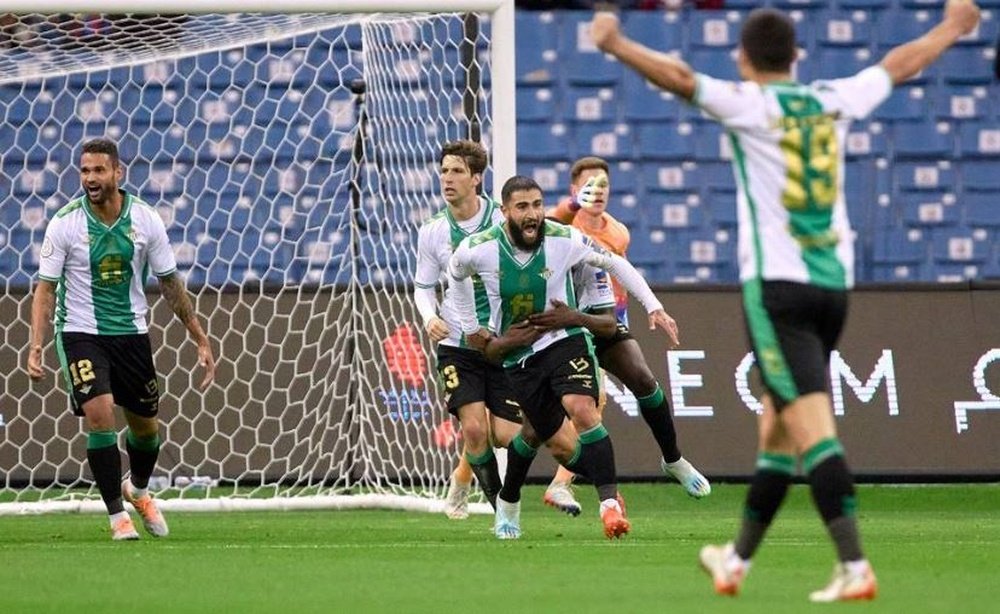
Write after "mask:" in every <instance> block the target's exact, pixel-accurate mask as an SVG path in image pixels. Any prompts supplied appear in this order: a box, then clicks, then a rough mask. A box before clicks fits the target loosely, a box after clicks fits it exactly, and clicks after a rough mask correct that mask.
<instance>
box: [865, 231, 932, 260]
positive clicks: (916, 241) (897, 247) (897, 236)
mask: <svg viewBox="0 0 1000 614" xmlns="http://www.w3.org/2000/svg"><path fill="white" fill-rule="evenodd" d="M873 235H874V236H873V238H872V248H873V250H872V264H874V265H880V264H892V265H898V264H921V263H924V262H926V261H927V241H926V238H925V233H924V232H923V231H921V230H915V229H914V230H902V229H895V228H886V229H876V230H875V232H874V233H873Z"/></svg>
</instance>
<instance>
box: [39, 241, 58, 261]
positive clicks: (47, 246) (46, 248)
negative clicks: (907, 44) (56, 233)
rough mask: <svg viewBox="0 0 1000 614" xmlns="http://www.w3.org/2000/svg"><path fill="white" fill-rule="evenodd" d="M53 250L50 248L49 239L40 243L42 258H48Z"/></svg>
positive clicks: (50, 242)
mask: <svg viewBox="0 0 1000 614" xmlns="http://www.w3.org/2000/svg"><path fill="white" fill-rule="evenodd" d="M54 250H55V248H53V247H52V240H51V239H45V240H44V241H42V251H41V255H42V258H48V257H49V256H51V255H52V252H53V251H54Z"/></svg>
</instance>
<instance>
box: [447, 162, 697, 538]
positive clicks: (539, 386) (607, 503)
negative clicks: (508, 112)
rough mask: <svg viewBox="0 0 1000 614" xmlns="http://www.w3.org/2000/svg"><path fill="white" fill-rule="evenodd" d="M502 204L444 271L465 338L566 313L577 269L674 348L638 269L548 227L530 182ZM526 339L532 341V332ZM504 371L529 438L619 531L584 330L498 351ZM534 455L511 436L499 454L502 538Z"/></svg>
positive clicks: (515, 524) (620, 518)
mask: <svg viewBox="0 0 1000 614" xmlns="http://www.w3.org/2000/svg"><path fill="white" fill-rule="evenodd" d="M501 196H502V200H503V203H502V211H503V214H504V218H505V221H504V223H503V224H500V225H497V226H494V227H492V228H490V229H488V230H485V231H483V232H480V233H477V234H475V235H472V236H471V237H469V238H467V239H465V240H463V241H462V243H461V244H460V245H459V246H458V248H457V249H456V250H455V253H454V254H453V256H452V258H451V262H450V264H449V267H448V272H449V276H450V283H451V284H452V285H454V287H455V289H456V294H455V298H456V307H457V311H458V317H459V320H460V322H461V330H462V332H463V333H464V334H466V335H477V339H483V340H485V338H486V336H487V335H488V334H489V332H495V333H497V334H500V335H504V334H506V333H508V331H511V329H512V327H514V325H516V324H518V323H520V322H522V321H524V320H526V319H527V318H528V317H529V316H531V315H532V314H535V313H540V312H543V311H545V310H546V309H548V308H550V306H551V305H552V304H553V301H560V302H562V303H565V304H566V305H568V306H569V307H575V300H576V299H575V296H574V291H573V283H572V277H571V276H572V268H573V267H574V266H575V265H577V264H580V263H586V264H589V265H591V266H594V267H598V268H602V269H605V270H607V271H609V272H610V273H611V274H612V275H614V276H616V277H618V278H619V279H620V280H621V281H622V282H623V283H624V285H625V287H626V288H627V289H628V290H629V291H631V292H633V293H634V294H636V296H638V298H639V300H640V301H641V302H642V304H643V306H644V307H645V308H646V310H647V312H648V313H649V322H650V328H656V327H660V328H663V329H664V330H665V331H667V333H668V335H669V336H670V339H671V341H672V342H673V343H674V344H676V343H677V325H676V323H675V322H674V321H673V318H671V317H670V316H668V315H667V314H666V313H665V312H664V311H663V307H662V305H660V303H659V301H658V300H657V299H656V297H655V295H654V294H653V292H652V290H650V289H649V286H648V285H646V282H645V281H644V280H643V279H642V276H641V275H640V274H639V273H638V271H636V270H635V268H633V267H632V265H630V264H629V263H628V262H627V261H626V260H625V259H623V258H621V257H620V256H616V255H614V254H609V253H607V252H605V251H604V250H603V249H601V248H599V247H596V246H595V245H594V244H593V243H592V242H591V241H590V240H589V239H587V238H586V237H584V236H583V235H582V234H581V233H580V232H579V231H577V230H575V229H573V228H571V227H569V226H565V225H563V224H559V223H557V222H547V221H546V220H545V206H544V203H543V201H542V191H541V188H540V187H539V186H538V184H537V183H536V182H535V181H534V180H532V179H530V178H528V177H522V176H514V177H512V178H510V179H508V180H507V182H506V183H505V184H504V186H503V189H502V192H501ZM476 277H478V278H479V279H480V280H481V281H482V282H483V284H484V287H485V289H486V295H487V298H488V299H489V309H490V311H489V313H490V318H489V326H490V328H491V331H484V330H483V327H482V325H481V324H480V321H479V320H478V319H477V317H476V314H477V310H476V308H475V301H474V290H473V281H472V280H473V279H474V278H476ZM521 328H522V329H527V328H528V327H521ZM511 332H516V331H511ZM525 332H526V334H527V335H529V336H530V335H533V331H531V330H525ZM484 345H485V344H484ZM503 365H504V370H505V372H506V374H507V378H508V382H509V384H510V386H511V388H512V389H513V390H514V392H515V395H516V396H517V399H518V402H519V403H520V405H521V411H522V414H523V415H524V416H525V417H526V418H527V419H528V422H530V425H531V427H533V429H534V431H535V433H536V434H537V440H538V441H540V442H544V443H545V444H546V445H547V447H549V449H550V451H551V452H552V454H553V456H554V457H555V458H556V459H557V460H558V461H559V462H560V463H561V464H562V465H564V466H566V467H567V468H569V469H570V470H572V471H574V472H576V473H579V474H581V475H583V476H585V477H587V478H588V479H590V480H591V481H592V482H593V483H594V484H595V486H596V487H597V493H598V498H599V500H600V515H601V520H602V523H603V525H604V533H605V535H606V536H607V537H608V538H616V537H620V536H622V535H624V534H625V533H627V532H628V531H629V528H630V527H629V523H628V520H627V519H626V518H625V517H624V510H623V509H622V506H621V503H620V501H619V495H618V486H617V476H616V472H615V462H614V450H613V446H612V443H611V439H610V437H609V436H608V432H607V430H606V429H605V428H604V426H603V424H602V423H601V418H600V415H599V414H598V413H597V404H596V400H597V395H598V380H597V377H598V373H597V361H596V359H595V357H594V351H593V343H592V342H591V334H590V332H589V331H587V330H586V329H584V328H582V327H579V326H574V327H570V328H560V329H555V330H551V331H547V332H545V333H544V334H542V335H541V336H539V337H538V338H537V339H534V340H533V341H532V342H531V343H530V345H524V346H522V347H519V348H517V349H516V350H514V351H511V352H509V353H507V354H506V356H504V359H503ZM567 413H569V414H570V415H574V416H577V417H578V420H579V421H580V424H581V426H582V427H583V430H582V431H581V432H580V434H579V437H577V434H576V431H575V430H574V429H573V427H572V425H571V424H570V422H569V421H568V420H567V419H566V414H567ZM536 451H537V446H534V445H532V442H531V441H526V440H525V438H524V436H522V435H520V434H519V435H518V436H516V437H514V439H513V441H512V442H511V444H510V446H509V447H508V458H507V474H506V475H507V477H506V480H505V482H504V486H503V488H502V489H501V491H500V494H499V496H498V498H497V506H496V524H495V525H494V531H495V534H496V536H497V537H499V538H501V539H516V538H518V537H520V534H521V529H520V495H521V493H520V488H521V486H522V485H523V483H524V479H525V477H526V475H527V467H528V466H529V465H530V462H531V459H532V458H533V457H534V455H535V453H536Z"/></svg>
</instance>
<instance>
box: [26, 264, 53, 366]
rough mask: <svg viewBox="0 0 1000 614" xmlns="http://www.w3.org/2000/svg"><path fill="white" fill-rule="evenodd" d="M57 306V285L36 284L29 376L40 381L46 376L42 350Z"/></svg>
mask: <svg viewBox="0 0 1000 614" xmlns="http://www.w3.org/2000/svg"><path fill="white" fill-rule="evenodd" d="M55 304H56V285H55V284H54V283H53V282H51V281H48V280H45V279H39V280H38V283H37V284H35V292H34V293H33V294H32V296H31V333H30V334H29V337H28V340H29V343H30V344H31V345H30V347H29V348H28V376H29V377H30V378H31V379H33V380H40V379H42V377H44V376H45V369H44V368H43V367H42V348H44V347H45V338H46V337H47V336H48V334H49V322H51V321H52V310H53V309H54V308H55Z"/></svg>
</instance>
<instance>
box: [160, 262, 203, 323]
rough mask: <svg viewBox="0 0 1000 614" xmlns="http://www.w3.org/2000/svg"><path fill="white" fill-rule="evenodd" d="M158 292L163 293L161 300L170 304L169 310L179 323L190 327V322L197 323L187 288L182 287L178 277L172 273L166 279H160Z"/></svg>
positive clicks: (182, 284)
mask: <svg viewBox="0 0 1000 614" xmlns="http://www.w3.org/2000/svg"><path fill="white" fill-rule="evenodd" d="M160 291H161V292H162V293H163V298H165V299H167V303H169V304H170V309H172V310H173V312H174V314H176V315H177V318H178V319H180V321H181V322H184V324H185V325H187V326H190V325H191V323H192V322H197V321H198V319H197V315H196V314H195V312H194V306H193V305H192V304H191V299H190V297H188V293H187V288H185V287H184V283H183V282H182V281H181V278H180V276H179V275H177V274H176V273H174V274H172V275H168V276H167V277H161V278H160Z"/></svg>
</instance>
